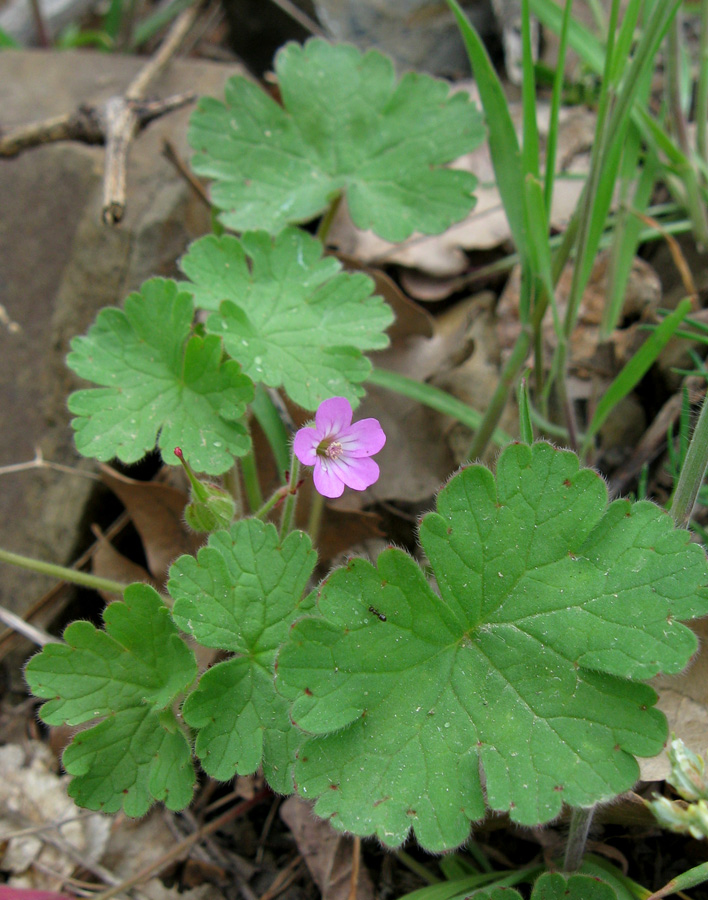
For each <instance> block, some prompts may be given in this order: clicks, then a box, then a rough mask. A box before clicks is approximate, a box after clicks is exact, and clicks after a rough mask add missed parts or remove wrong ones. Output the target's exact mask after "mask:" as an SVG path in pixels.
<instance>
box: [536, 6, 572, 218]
mask: <svg viewBox="0 0 708 900" xmlns="http://www.w3.org/2000/svg"><path fill="white" fill-rule="evenodd" d="M572 9H573V0H566V3H565V8H564V10H563V18H562V20H561V27H560V37H559V43H558V62H557V63H556V73H555V77H554V79H553V93H552V96H551V113H550V122H549V126H548V140H547V142H546V176H545V184H544V189H543V196H544V200H545V204H546V211H547V212H548V213H549V214H550V210H551V209H552V208H553V188H554V185H555V179H556V156H557V153H558V119H559V116H560V108H561V100H562V97H563V78H564V73H565V59H566V55H567V52H568V29H569V27H570V22H571V20H572V18H571V12H572Z"/></svg>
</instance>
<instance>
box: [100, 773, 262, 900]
mask: <svg viewBox="0 0 708 900" xmlns="http://www.w3.org/2000/svg"><path fill="white" fill-rule="evenodd" d="M269 795H270V791H268V790H262V791H259V792H258V793H257V794H254V795H253V797H251V799H250V800H244V801H243V803H239V804H238V806H234V807H232V808H231V809H229V810H227V811H226V812H225V813H224V814H223V815H221V816H219V817H218V818H216V819H213V820H212V821H211V822H209V823H208V824H206V825H203V826H202V827H201V828H200V829H199V831H195V832H194V834H190V835H189V837H186V838H185V839H184V840H183V841H180V842H179V844H175V846H174V847H173V848H172V849H171V850H168V852H167V853H165V854H164V855H163V856H161V857H160V859H158V860H156V861H155V862H153V863H150V865H148V866H145V868H144V869H141V870H140V871H139V872H138V873H137V875H133V876H131V877H130V878H126V880H125V881H123V882H121V884H118V885H116V886H115V887H112V888H110V889H109V890H107V891H103V892H102V893H100V894H96V895H95V897H94V900H110V898H111V897H115V896H116V895H117V894H121V893H123V892H124V891H126V890H128V888H132V887H135V885H136V884H140V883H141V882H143V881H146V880H147V879H148V878H151V877H152V876H153V875H157V874H158V872H161V871H162V870H163V869H164V868H165V867H166V866H168V865H169V864H170V863H172V862H177V861H178V860H179V859H181V858H182V857H183V855H184V854H186V853H187V852H188V851H189V848H190V847H191V846H192V845H193V844H196V843H197V841H200V840H201V839H202V838H203V837H206V836H207V835H209V834H213V833H214V832H215V831H218V830H219V829H220V828H222V827H223V826H224V825H226V824H227V823H228V822H231V821H232V820H233V819H236V818H238V817H239V816H241V815H244V814H245V813H247V812H248V811H249V810H250V809H252V808H253V807H254V806H257V805H258V804H259V803H260V802H261V800H264V799H265V798H266V797H268V796H269Z"/></svg>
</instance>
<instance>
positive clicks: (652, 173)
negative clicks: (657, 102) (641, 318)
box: [600, 129, 660, 340]
mask: <svg viewBox="0 0 708 900" xmlns="http://www.w3.org/2000/svg"><path fill="white" fill-rule="evenodd" d="M629 137H630V139H629V140H628V142H627V147H626V149H625V159H624V160H623V162H622V165H623V168H624V167H625V165H626V167H627V168H626V172H625V175H624V177H623V178H622V185H623V188H622V193H623V194H624V195H626V198H625V200H624V201H623V200H622V199H621V200H620V202H621V204H622V205H621V206H620V210H619V213H618V216H617V222H616V226H615V229H614V232H613V238H612V250H611V260H610V274H609V285H608V292H607V295H608V300H607V303H606V304H605V308H604V309H603V311H602V324H601V330H600V334H601V338H602V340H607V338H608V337H609V335H610V333H611V332H612V331H613V330H614V329H615V328H616V327H617V323H618V322H619V319H620V316H621V314H622V306H623V304H624V296H625V291H626V288H627V282H628V281H629V276H630V273H631V271H632V264H633V262H634V257H635V255H636V253H637V248H638V247H639V236H640V234H641V231H642V220H641V219H640V218H639V217H638V216H636V215H635V214H634V213H635V212H641V213H643V212H646V209H647V207H648V205H649V201H650V200H651V195H652V192H653V190H654V185H655V184H656V181H657V179H658V177H659V171H660V166H659V160H658V158H657V156H656V154H655V153H652V152H651V151H650V152H648V153H647V155H646V159H645V161H644V166H643V167H642V168H641V174H640V176H639V180H638V182H637V184H636V188H635V191H634V197H633V198H632V202H631V206H632V209H631V211H630V210H629V209H628V208H627V205H626V201H628V200H629V196H628V194H629V189H630V186H631V185H632V184H633V183H634V181H635V177H636V167H637V163H638V157H639V154H640V152H641V145H640V141H639V134H638V132H637V131H636V129H632V131H631V133H630V136H629ZM633 138H634V139H633Z"/></svg>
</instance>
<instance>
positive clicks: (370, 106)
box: [189, 40, 484, 241]
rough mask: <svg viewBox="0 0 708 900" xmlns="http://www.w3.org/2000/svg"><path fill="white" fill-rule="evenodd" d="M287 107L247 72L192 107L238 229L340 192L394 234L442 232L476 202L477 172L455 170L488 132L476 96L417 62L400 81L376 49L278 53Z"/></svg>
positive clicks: (206, 170) (202, 168)
mask: <svg viewBox="0 0 708 900" xmlns="http://www.w3.org/2000/svg"><path fill="white" fill-rule="evenodd" d="M275 70H276V73H277V76H278V84H279V87H280V93H281V95H282V98H283V105H284V108H283V107H281V106H279V105H278V104H277V103H276V102H275V101H274V100H272V99H271V98H270V97H269V96H268V95H267V94H266V93H265V92H264V91H262V90H261V89H260V88H259V87H257V86H256V85H255V84H253V83H252V82H251V81H249V80H248V79H246V78H243V77H240V76H239V77H235V78H232V79H231V80H230V81H229V82H228V83H227V85H226V102H225V103H220V102H218V101H217V100H214V99H206V100H201V101H200V103H199V106H198V107H197V110H196V112H195V113H194V114H193V115H192V118H191V120H190V128H189V142H190V144H191V145H192V147H193V148H194V149H195V150H196V151H197V155H196V156H195V157H194V159H193V160H192V167H193V169H194V171H195V172H197V174H199V175H204V176H207V177H209V178H213V179H214V184H213V185H212V188H211V197H212V202H213V203H214V204H215V205H216V206H217V207H218V208H219V209H221V210H222V213H221V216H220V219H221V221H222V222H223V223H224V224H225V225H226V226H227V227H229V228H233V229H234V230H236V231H246V230H248V229H252V228H265V229H266V230H268V231H270V232H271V233H276V232H277V231H280V230H281V229H282V228H284V227H285V226H286V225H288V224H292V223H298V222H306V221H308V220H309V219H312V218H314V217H315V216H317V215H319V214H320V213H322V212H323V211H324V210H325V209H326V208H327V206H328V205H329V203H330V202H331V200H332V198H333V197H335V196H336V195H337V194H339V193H340V192H344V193H345V194H346V197H347V201H348V205H349V211H350V213H351V216H352V219H353V220H354V224H355V225H356V226H357V227H359V228H363V229H368V228H371V229H373V230H374V231H375V232H376V233H377V234H379V235H380V236H381V237H383V238H386V239H387V240H390V241H402V240H405V238H407V237H409V236H410V235H411V234H412V233H413V231H420V232H423V233H425V234H437V233H439V232H442V231H444V230H445V229H446V228H447V227H448V226H449V225H451V224H452V223H453V222H458V221H460V220H461V219H463V218H464V217H465V216H466V215H467V214H468V213H469V212H470V210H471V209H472V206H473V205H474V197H473V196H472V191H473V189H474V187H475V185H476V183H477V179H476V178H475V177H474V176H473V175H471V174H470V173H469V172H462V171H458V170H452V169H444V168H442V166H443V165H444V164H445V163H448V162H451V161H452V160H454V159H456V158H457V157H459V156H462V154H464V153H469V152H470V151H471V150H473V149H474V148H475V147H476V146H477V145H478V144H480V143H481V142H482V140H483V139H484V128H483V125H482V117H481V115H480V113H479V111H478V110H477V109H476V107H475V106H474V105H473V104H472V103H471V102H470V100H469V97H468V96H467V95H466V94H463V93H457V94H454V95H451V94H450V86H449V85H448V84H447V83H446V82H444V81H440V80H437V79H434V78H431V77H430V76H428V75H420V74H416V73H412V72H409V73H408V74H406V75H404V76H403V78H401V80H400V81H398V82H397V81H396V76H395V72H394V69H393V65H392V63H391V61H390V60H389V59H388V58H387V57H385V56H382V55H381V54H380V53H378V52H376V51H370V52H368V53H366V54H361V53H360V52H359V51H358V50H357V49H356V48H355V47H352V46H350V45H347V44H339V45H332V44H329V43H327V42H326V41H323V40H310V41H308V42H307V43H306V44H305V45H304V46H302V47H301V46H299V45H297V44H287V45H286V46H285V47H284V48H283V49H282V50H280V52H279V53H278V54H277V56H276V58H275Z"/></svg>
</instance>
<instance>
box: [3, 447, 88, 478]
mask: <svg viewBox="0 0 708 900" xmlns="http://www.w3.org/2000/svg"><path fill="white" fill-rule="evenodd" d="M30 469H51V470H52V471H54V472H63V473H64V474H65V475H78V476H79V477H80V478H88V479H89V480H90V481H102V480H103V479H102V478H101V476H100V475H98V474H97V473H96V472H84V471H83V470H82V469H76V468H74V467H73V466H64V465H62V464H61V463H55V462H50V461H49V460H47V459H45V458H44V457H43V456H42V451H41V450H40V448H39V447H35V449H34V459H30V460H28V461H27V462H21V463H10V464H9V465H7V466H0V475H13V474H15V473H16V472H28V471H29V470H30Z"/></svg>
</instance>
